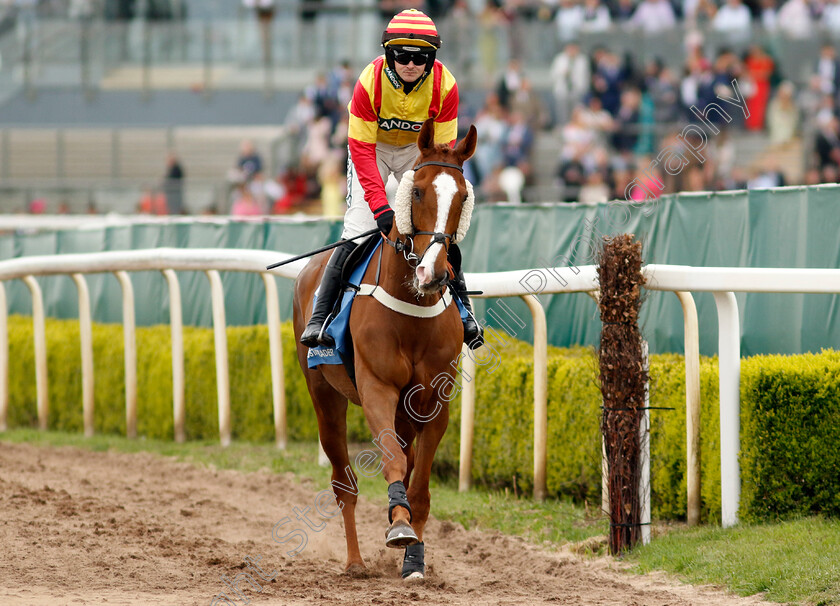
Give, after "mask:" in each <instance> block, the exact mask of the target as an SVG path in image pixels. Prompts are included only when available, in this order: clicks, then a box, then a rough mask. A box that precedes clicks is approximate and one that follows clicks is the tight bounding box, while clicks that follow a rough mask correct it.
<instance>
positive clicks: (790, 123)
mask: <svg viewBox="0 0 840 606" xmlns="http://www.w3.org/2000/svg"><path fill="white" fill-rule="evenodd" d="M798 127H799V109H798V108H797V107H796V103H795V101H794V88H793V83H792V82H788V81H785V82H782V83H781V84H780V85H779V89H778V91H776V96H775V97H773V100H772V101H770V105H769V107H768V109H767V128H768V130H769V134H770V144H771V145H784V144H785V143H788V142H790V141H792V140H793V138H794V137H795V136H796V130H797V128H798Z"/></svg>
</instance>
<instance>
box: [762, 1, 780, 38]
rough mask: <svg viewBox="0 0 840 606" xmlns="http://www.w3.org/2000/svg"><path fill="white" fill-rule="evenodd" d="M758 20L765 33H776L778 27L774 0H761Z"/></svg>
mask: <svg viewBox="0 0 840 606" xmlns="http://www.w3.org/2000/svg"><path fill="white" fill-rule="evenodd" d="M759 20H760V21H761V27H763V28H764V31H765V32H766V33H768V34H774V33H776V31H777V30H778V29H779V11H778V9H777V8H776V0H761V3H760V7H759Z"/></svg>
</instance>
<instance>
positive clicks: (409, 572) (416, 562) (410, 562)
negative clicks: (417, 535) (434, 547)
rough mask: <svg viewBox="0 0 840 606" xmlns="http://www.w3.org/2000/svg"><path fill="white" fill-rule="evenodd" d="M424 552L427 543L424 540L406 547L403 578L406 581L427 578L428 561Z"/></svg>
mask: <svg viewBox="0 0 840 606" xmlns="http://www.w3.org/2000/svg"><path fill="white" fill-rule="evenodd" d="M424 552H425V545H424V544H423V543H422V542H420V543H415V544H414V545H409V546H408V547H406V548H405V557H404V558H403V566H402V578H404V579H405V580H406V581H413V580H415V579H424V578H426V562H425V561H424V559H423V556H424Z"/></svg>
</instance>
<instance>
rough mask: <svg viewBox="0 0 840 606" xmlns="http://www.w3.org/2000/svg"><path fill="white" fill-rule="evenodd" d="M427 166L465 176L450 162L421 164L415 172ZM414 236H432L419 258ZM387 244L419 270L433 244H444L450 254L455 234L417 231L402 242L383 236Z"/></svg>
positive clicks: (435, 161) (432, 161) (462, 171)
mask: <svg viewBox="0 0 840 606" xmlns="http://www.w3.org/2000/svg"><path fill="white" fill-rule="evenodd" d="M426 166H442V167H444V168H453V169H455V170H457V171H458V172H459V173H461V174H462V175H463V174H464V169H463V167H461V166H458V165H457V164H452V163H450V162H440V161H438V160H429V161H427V162H421V163H420V164H418V165H417V166H415V167H414V169H413V170H414V172H415V173H417V171H418V170H420V169H421V168H425V167H426ZM411 226H412V227H414V220H413V219H412V222H411ZM414 236H432V239H431V241H430V242H429V245H428V246H427V247H426V248H425V250H424V251H423V252H422V253H420V255H419V256H418V255H417V253H415V252H414ZM382 237H383V239H384V240H385V242H387V243H388V245H389V246H391V247H392V248H393V249H394V251H395V252H396V253H402V254H403V257H405V260H406V261H407V262H408V264H409V266H411V267H413V268H415V269H416V268H417V266H418V265H420V263H421V262H422V260H423V256H424V255H425V254H426V253H427V252H428V251H429V249H430V248H431V247H432V245H433V244H443V248H444V250H445V251H446V253H447V254H449V245H450V244H451V243H452V239H453V238H454V237H455V234H446V233H443V232H437V231H415V232H413V233H411V234H406V236H405V241H403V240H400V239H399V238H397V239H396V240H394V241H391V240H389V239H388V238H386V237H385V236H382Z"/></svg>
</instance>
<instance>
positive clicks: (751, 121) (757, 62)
mask: <svg viewBox="0 0 840 606" xmlns="http://www.w3.org/2000/svg"><path fill="white" fill-rule="evenodd" d="M744 67H745V68H746V70H747V74H749V79H750V81H751V82H752V89H753V93H752V95H749V96H747V98H746V101H747V111H748V112H749V114H750V115H749V116H747V118H746V119H745V120H744V127H745V128H746V129H747V130H763V129H764V115H765V112H766V109H767V101H768V100H769V99H770V78H772V77H773V73H774V72H775V69H776V64H775V62H774V61H773V58H772V57H771V56H770V55H768V54H767V53H766V52H765V51H764V49H763V48H762V47H761V46H759V45H758V44H753V45H752V46H750V50H749V52H748V53H747V58H746V59H745V60H744Z"/></svg>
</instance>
